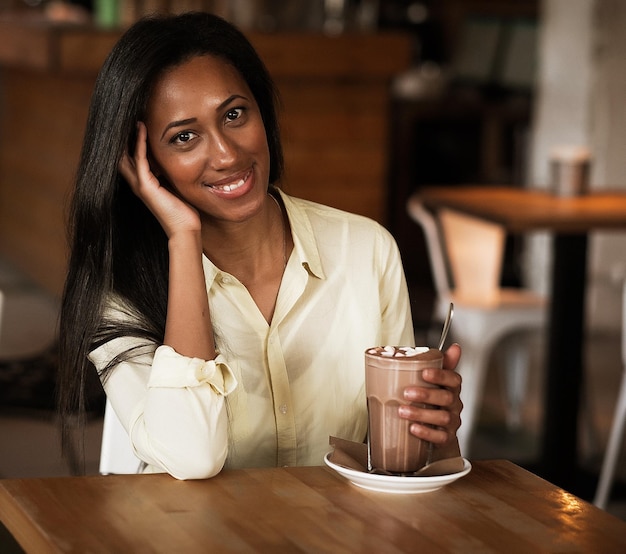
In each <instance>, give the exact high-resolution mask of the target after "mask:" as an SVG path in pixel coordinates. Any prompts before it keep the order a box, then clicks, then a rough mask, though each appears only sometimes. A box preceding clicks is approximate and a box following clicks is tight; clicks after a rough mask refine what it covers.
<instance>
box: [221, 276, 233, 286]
mask: <svg viewBox="0 0 626 554" xmlns="http://www.w3.org/2000/svg"><path fill="white" fill-rule="evenodd" d="M230 282H231V279H230V277H228V276H224V277H222V283H224V284H225V285H228V284H229V283H230Z"/></svg>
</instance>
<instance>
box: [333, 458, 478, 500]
mask: <svg viewBox="0 0 626 554" xmlns="http://www.w3.org/2000/svg"><path fill="white" fill-rule="evenodd" d="M329 456H330V452H329V453H328V454H326V456H324V462H325V463H326V465H327V466H328V467H330V468H331V469H334V470H335V471H336V472H337V473H339V474H340V475H342V476H343V477H345V478H346V479H348V481H350V482H351V483H352V484H354V485H356V486H357V487H361V488H364V489H368V490H371V491H377V492H392V493H397V494H415V493H422V492H432V491H436V490H438V489H440V488H441V487H444V486H445V485H449V484H450V483H452V482H454V481H456V480H457V479H460V478H461V477H463V476H465V475H467V474H468V473H469V472H470V471H471V469H472V464H470V462H469V460H467V459H465V458H463V469H462V470H461V471H459V472H458V473H452V474H450V475H437V476H434V477H401V476H396V475H377V474H375V473H364V472H363V471H358V470H355V469H348V468H347V467H343V466H340V465H337V464H334V463H333V462H331V461H330V460H329Z"/></svg>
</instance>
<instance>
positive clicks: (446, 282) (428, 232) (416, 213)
mask: <svg viewBox="0 0 626 554" xmlns="http://www.w3.org/2000/svg"><path fill="white" fill-rule="evenodd" d="M407 210H408V212H409V215H410V216H411V217H412V218H413V219H414V220H415V221H416V222H418V223H419V225H420V227H421V228H422V231H423V232H424V238H425V239H426V248H427V249H428V256H429V258H430V266H431V271H432V274H433V283H434V285H435V291H436V292H437V296H438V297H439V298H440V299H445V298H448V297H449V296H450V291H451V289H452V284H451V282H450V278H449V275H448V266H447V264H446V259H445V257H444V254H443V253H444V246H443V242H442V240H441V236H440V232H439V227H438V225H437V222H436V220H435V218H434V216H433V215H432V214H431V213H430V212H429V211H428V210H426V208H424V206H423V205H422V203H421V202H418V201H415V200H414V199H411V200H410V201H409V203H408V205H407Z"/></svg>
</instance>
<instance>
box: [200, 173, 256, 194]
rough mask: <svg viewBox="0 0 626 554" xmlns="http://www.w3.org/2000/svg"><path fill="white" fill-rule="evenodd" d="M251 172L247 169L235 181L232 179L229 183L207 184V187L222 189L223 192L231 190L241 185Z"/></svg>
mask: <svg viewBox="0 0 626 554" xmlns="http://www.w3.org/2000/svg"><path fill="white" fill-rule="evenodd" d="M251 173H252V171H248V172H247V173H246V174H245V175H244V176H243V177H241V178H240V179H238V180H236V181H233V182H231V183H223V184H216V185H209V188H212V189H215V190H223V191H225V192H232V191H233V190H237V189H238V188H239V187H242V186H243V185H244V183H245V182H246V181H247V180H248V178H249V177H250V174H251Z"/></svg>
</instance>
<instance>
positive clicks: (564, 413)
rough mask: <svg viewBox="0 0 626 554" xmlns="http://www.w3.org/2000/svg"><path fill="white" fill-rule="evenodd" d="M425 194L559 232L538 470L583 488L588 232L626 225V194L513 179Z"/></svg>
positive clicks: (529, 227)
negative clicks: (517, 183)
mask: <svg viewBox="0 0 626 554" xmlns="http://www.w3.org/2000/svg"><path fill="white" fill-rule="evenodd" d="M417 194H418V196H419V198H420V199H421V201H422V202H423V203H424V205H425V206H427V207H428V208H431V209H433V210H437V209H440V208H449V209H453V210H457V211H459V212H462V213H465V214H468V215H473V216H476V217H480V218H483V219H486V220H489V221H492V222H495V223H498V224H501V225H503V226H504V227H505V228H506V230H507V231H508V232H510V233H518V234H519V233H526V232H530V231H539V230H544V231H550V232H551V233H552V240H553V260H552V271H551V275H552V278H551V281H552V282H551V292H550V308H549V331H548V333H549V335H548V339H547V355H546V393H545V394H546V396H545V402H544V425H543V436H542V447H541V459H540V461H539V468H538V471H539V472H540V474H541V475H542V476H543V477H545V478H546V479H548V480H549V481H551V482H554V483H556V484H558V485H559V486H562V487H563V488H565V489H567V490H569V491H572V492H576V487H577V483H576V478H577V457H578V417H579V407H580V403H581V391H582V387H583V342H584V341H583V338H584V323H585V286H586V272H587V242H588V233H589V232H590V231H593V230H601V229H605V230H606V229H624V228H626V194H618V193H609V192H599V193H594V194H589V195H586V196H579V197H574V198H562V197H558V196H554V195H551V194H548V193H546V192H542V191H538V190H532V189H523V188H514V187H484V186H467V185H464V186H458V187H432V188H429V187H427V188H424V189H421V190H420V191H419V192H418V193H417Z"/></svg>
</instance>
